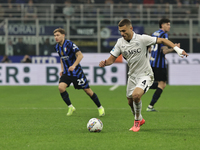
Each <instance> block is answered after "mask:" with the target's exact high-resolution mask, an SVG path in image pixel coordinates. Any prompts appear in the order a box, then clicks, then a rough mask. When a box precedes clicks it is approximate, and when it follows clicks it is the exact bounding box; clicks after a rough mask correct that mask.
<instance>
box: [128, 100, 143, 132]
mask: <svg viewBox="0 0 200 150" xmlns="http://www.w3.org/2000/svg"><path fill="white" fill-rule="evenodd" d="M127 99H128V104H129V106H130V107H131V112H132V113H133V116H134V120H135V110H136V106H135V105H133V98H128V97H127ZM141 118H142V115H141ZM143 124H145V120H144V119H143V118H142V119H141V120H140V126H142V125H143ZM133 128H134V126H133V127H132V128H130V129H129V130H130V131H133Z"/></svg>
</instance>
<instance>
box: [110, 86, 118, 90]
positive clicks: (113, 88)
mask: <svg viewBox="0 0 200 150" xmlns="http://www.w3.org/2000/svg"><path fill="white" fill-rule="evenodd" d="M118 87H119V85H114V86H112V87H111V88H110V89H109V90H110V91H114V90H115V89H116V88H118Z"/></svg>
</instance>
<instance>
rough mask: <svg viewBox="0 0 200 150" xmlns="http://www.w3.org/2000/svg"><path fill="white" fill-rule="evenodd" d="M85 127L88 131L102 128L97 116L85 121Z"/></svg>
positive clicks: (96, 130)
mask: <svg viewBox="0 0 200 150" xmlns="http://www.w3.org/2000/svg"><path fill="white" fill-rule="evenodd" d="M87 129H88V130H89V131H90V132H101V130H102V129H103V123H102V121H101V120H100V119H98V118H92V119H90V120H89V121H88V123H87Z"/></svg>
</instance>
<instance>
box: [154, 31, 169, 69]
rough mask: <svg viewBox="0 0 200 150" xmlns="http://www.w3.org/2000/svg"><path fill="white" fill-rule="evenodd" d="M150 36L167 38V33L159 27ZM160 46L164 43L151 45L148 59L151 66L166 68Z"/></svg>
mask: <svg viewBox="0 0 200 150" xmlns="http://www.w3.org/2000/svg"><path fill="white" fill-rule="evenodd" d="M152 36H153V37H158V38H165V39H168V34H167V33H165V32H164V31H163V30H161V29H160V30H158V31H155V32H154V33H153V34H152ZM162 46H165V45H163V44H155V45H152V47H151V59H150V64H151V67H156V68H166V64H165V54H163V51H162V50H161V47H162Z"/></svg>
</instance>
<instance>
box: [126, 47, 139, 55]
mask: <svg viewBox="0 0 200 150" xmlns="http://www.w3.org/2000/svg"><path fill="white" fill-rule="evenodd" d="M140 52H141V48H138V49H133V50H128V54H133V55H134V54H136V53H140Z"/></svg>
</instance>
